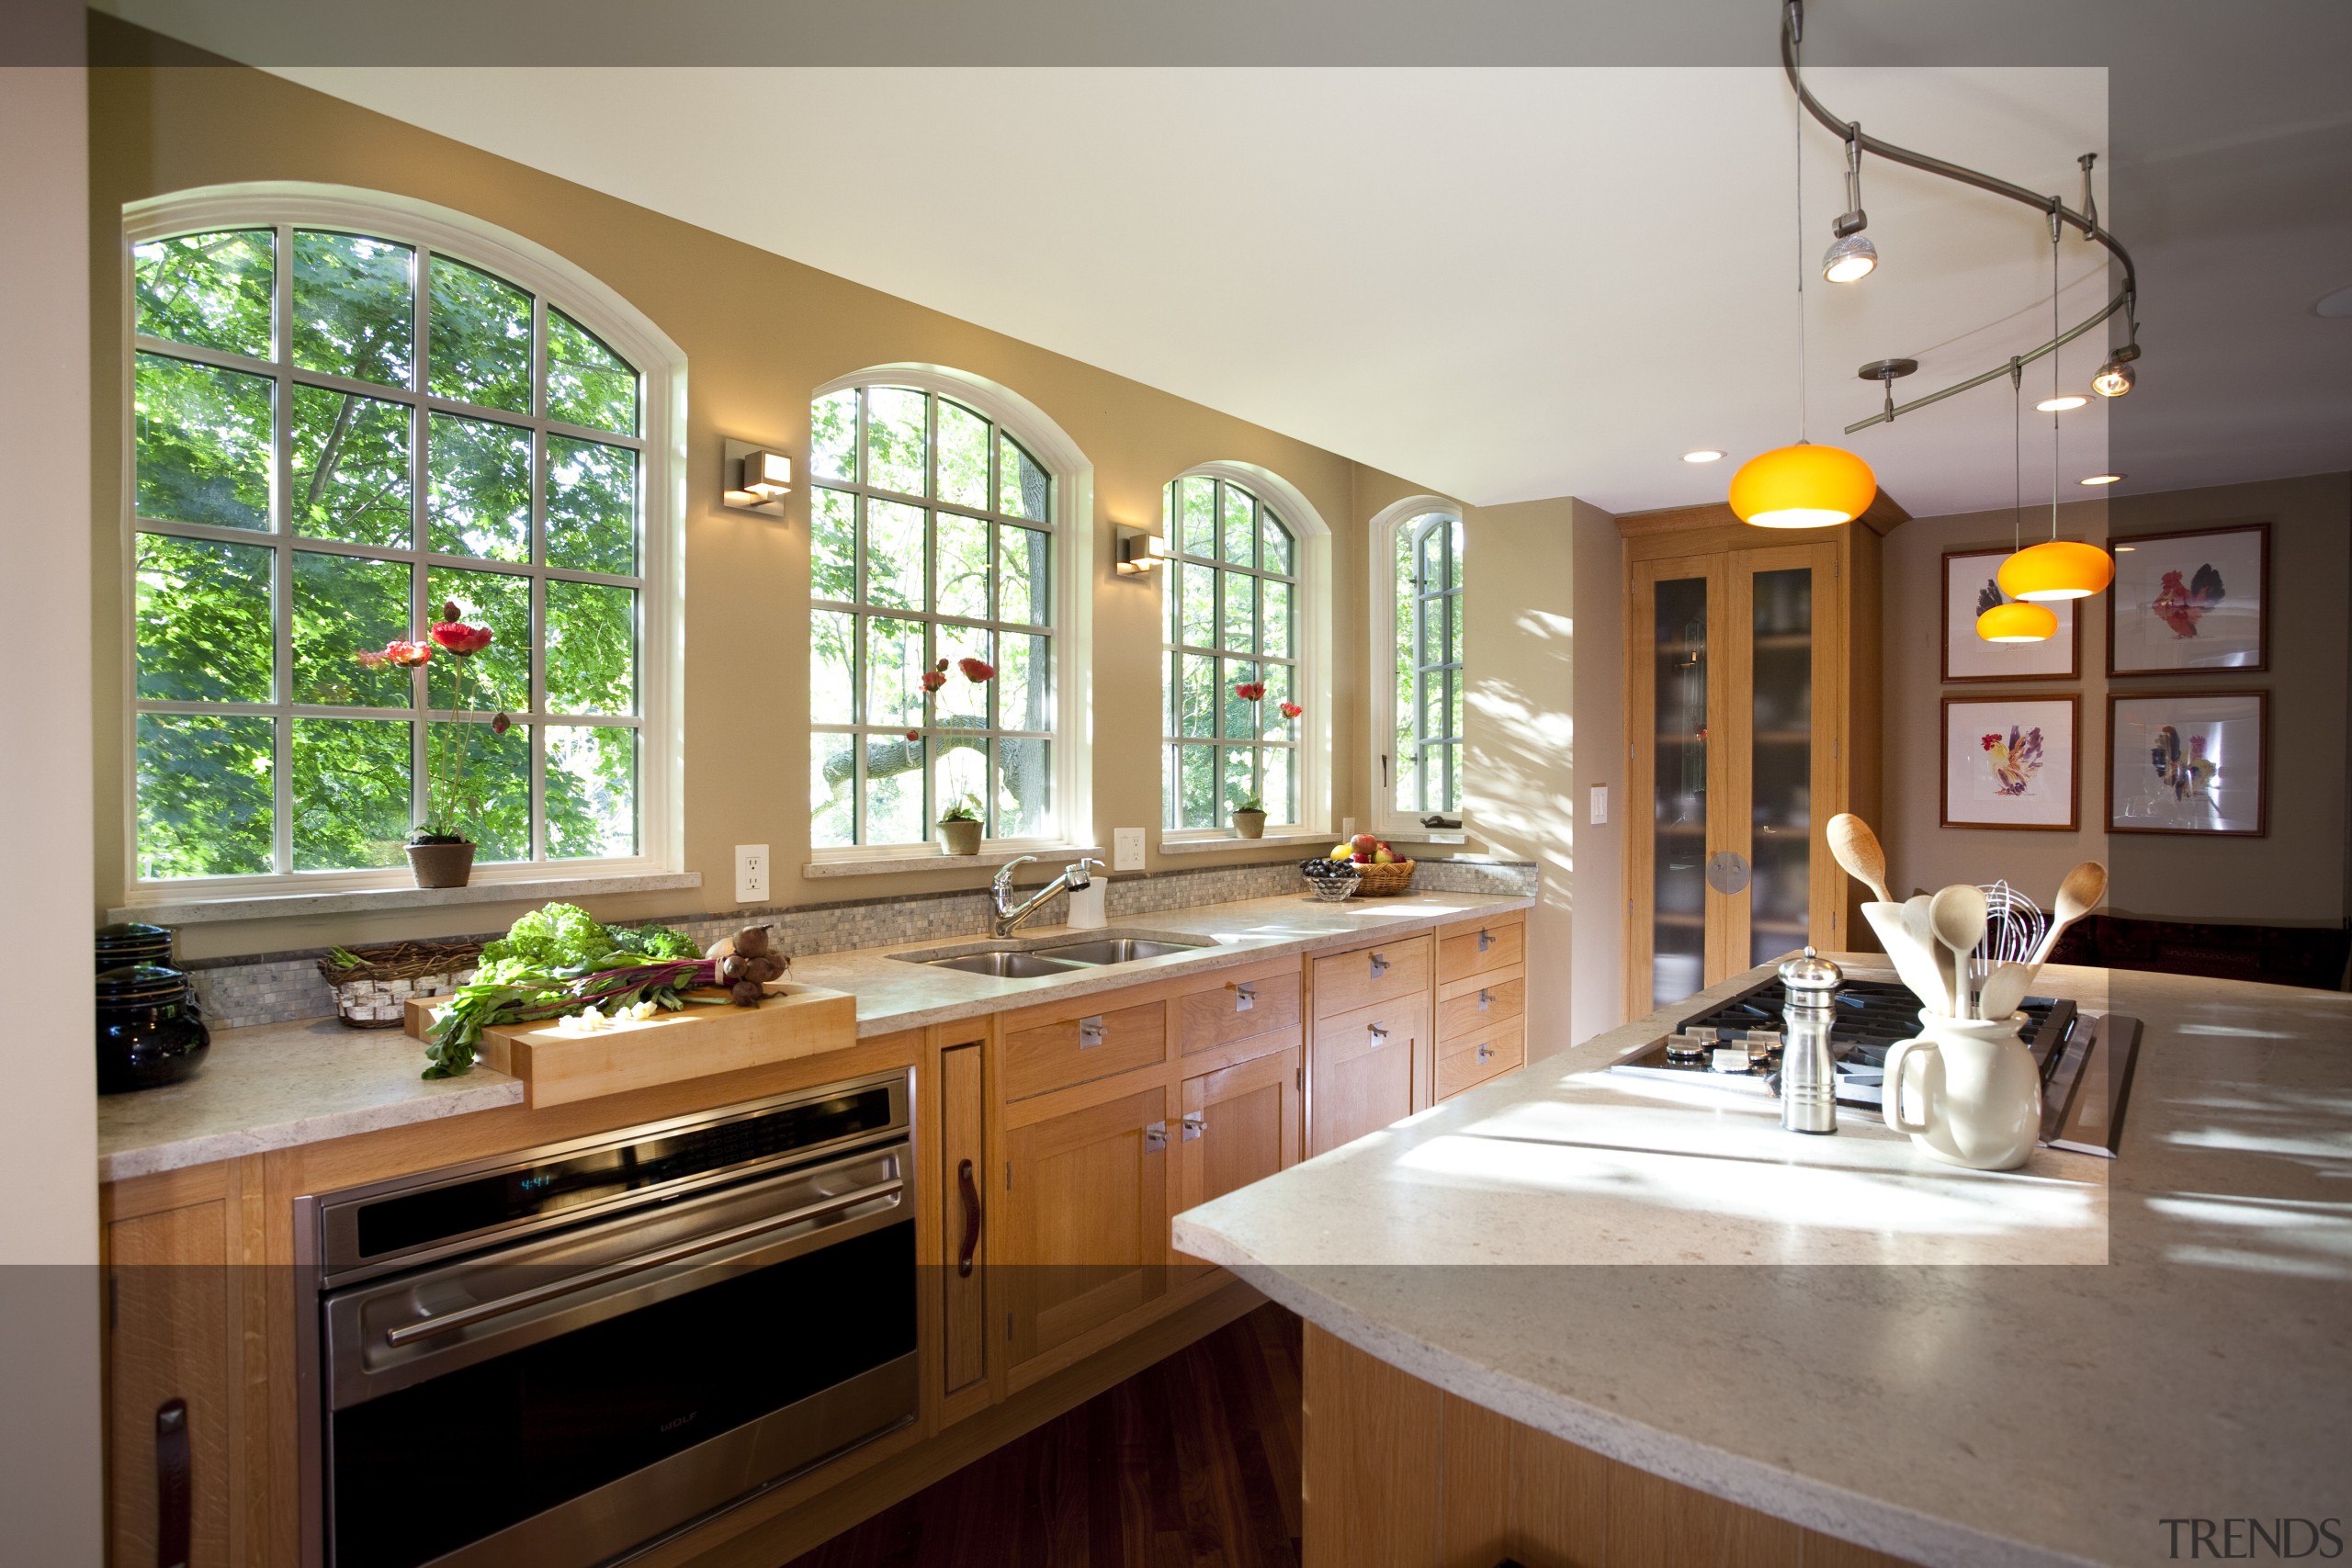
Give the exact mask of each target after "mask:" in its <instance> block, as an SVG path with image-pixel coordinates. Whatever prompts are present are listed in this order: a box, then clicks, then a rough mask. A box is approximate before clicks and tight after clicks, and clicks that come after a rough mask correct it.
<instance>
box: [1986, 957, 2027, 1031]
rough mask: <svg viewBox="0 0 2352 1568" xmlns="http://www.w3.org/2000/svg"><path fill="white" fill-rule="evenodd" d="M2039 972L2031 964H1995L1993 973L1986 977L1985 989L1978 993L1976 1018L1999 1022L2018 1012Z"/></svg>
mask: <svg viewBox="0 0 2352 1568" xmlns="http://www.w3.org/2000/svg"><path fill="white" fill-rule="evenodd" d="M2037 970H2038V966H2037V965H2035V964H1995V965H1994V966H1993V972H1992V973H1991V974H1990V975H1987V976H1985V988H1984V989H1983V990H1982V991H1980V992H1978V993H1977V997H1976V1016H1977V1017H1979V1018H1988V1019H1995V1020H1998V1019H2004V1018H2007V1017H2008V1016H2009V1015H2010V1014H2011V1013H2013V1012H2015V1011H2017V1010H2018V1003H2019V1002H2021V1001H2023V1000H2025V993H2026V987H2029V986H2030V985H2032V984H2033V976H2034V975H2035V974H2036V973H2037Z"/></svg>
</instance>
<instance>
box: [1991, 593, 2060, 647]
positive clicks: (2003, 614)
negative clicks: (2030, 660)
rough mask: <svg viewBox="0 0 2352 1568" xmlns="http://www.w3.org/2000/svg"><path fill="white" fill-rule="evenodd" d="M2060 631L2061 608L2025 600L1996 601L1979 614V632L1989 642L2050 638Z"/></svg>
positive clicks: (2039, 640) (2029, 640) (2035, 640)
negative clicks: (2059, 612)
mask: <svg viewBox="0 0 2352 1568" xmlns="http://www.w3.org/2000/svg"><path fill="white" fill-rule="evenodd" d="M2057 632H2058V612H2057V611H2055V610H2052V609H2051V608H2050V607H2049V606H2048V605H2047V604H2028V603H2024V602H2022V601H2018V602H2013V603H2011V604H1996V605H1994V606H1993V607H1992V608H1991V609H1989V610H1987V611H1985V613H1984V614H1983V615H1979V616H1977V617H1976V635H1977V636H1978V637H1983V638H1984V639H1985V641H1986V642H2047V641H2049V640H2050V639H2051V638H2052V637H2054V636H2056V635H2057Z"/></svg>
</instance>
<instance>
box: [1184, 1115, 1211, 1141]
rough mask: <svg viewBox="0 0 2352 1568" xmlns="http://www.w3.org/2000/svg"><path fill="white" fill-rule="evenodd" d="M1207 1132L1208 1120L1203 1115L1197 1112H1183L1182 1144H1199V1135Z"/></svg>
mask: <svg viewBox="0 0 2352 1568" xmlns="http://www.w3.org/2000/svg"><path fill="white" fill-rule="evenodd" d="M1208 1130H1209V1123H1208V1118H1207V1117H1206V1115H1205V1114H1204V1113H1203V1112H1201V1111H1186V1112H1184V1133H1183V1138H1184V1142H1186V1143H1188V1144H1196V1143H1198V1142H1200V1139H1201V1134H1203V1133H1205V1132H1207V1131H1208Z"/></svg>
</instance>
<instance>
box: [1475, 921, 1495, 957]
mask: <svg viewBox="0 0 2352 1568" xmlns="http://www.w3.org/2000/svg"><path fill="white" fill-rule="evenodd" d="M1494 945H1495V933H1494V932H1492V931H1487V929H1485V928H1484V927H1480V928H1479V931H1478V951H1479V952H1481V953H1484V952H1486V951H1487V949H1488V948H1490V947H1492V946H1494Z"/></svg>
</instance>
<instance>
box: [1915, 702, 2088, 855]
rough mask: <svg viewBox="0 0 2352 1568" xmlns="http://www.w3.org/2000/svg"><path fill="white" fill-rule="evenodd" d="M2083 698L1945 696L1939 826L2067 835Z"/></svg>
mask: <svg viewBox="0 0 2352 1568" xmlns="http://www.w3.org/2000/svg"><path fill="white" fill-rule="evenodd" d="M2081 708H2082V699H2081V698H2080V697H2077V696H2064V697H2035V696H2008V697H1946V698H1945V699H1944V781H1943V818H1942V822H1943V826H1945V827H1947V828H2012V829H2034V830H2040V831H2045V832H2052V833H2071V832H2073V831H2074V830H2075V826H2076V824H2077V823H2078V822H2079V821H2080V819H2081V811H2080V806H2081V798H2082V790H2081V785H2080V784H2079V782H2078V780H2077V778H2076V768H2075V721H2076V718H2077V717H2078V716H2079V715H2080V712H2081Z"/></svg>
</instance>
